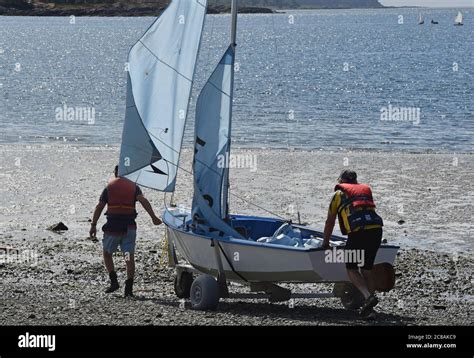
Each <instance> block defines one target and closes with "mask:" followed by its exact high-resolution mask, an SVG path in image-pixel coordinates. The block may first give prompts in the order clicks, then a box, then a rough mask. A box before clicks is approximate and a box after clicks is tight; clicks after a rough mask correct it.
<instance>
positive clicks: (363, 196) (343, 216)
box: [334, 183, 383, 235]
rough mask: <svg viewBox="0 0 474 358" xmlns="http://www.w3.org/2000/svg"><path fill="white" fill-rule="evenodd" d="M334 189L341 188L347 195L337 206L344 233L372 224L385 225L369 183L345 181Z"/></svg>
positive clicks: (340, 225) (340, 224)
mask: <svg viewBox="0 0 474 358" xmlns="http://www.w3.org/2000/svg"><path fill="white" fill-rule="evenodd" d="M334 190H335V191H338V190H341V191H342V192H343V193H344V194H345V197H346V198H343V199H342V200H341V204H340V206H339V207H338V208H337V215H338V219H339V227H340V229H341V232H342V234H344V235H347V234H349V233H351V232H354V231H356V230H360V229H362V230H364V229H365V228H366V227H367V226H370V225H379V226H383V220H382V218H381V217H380V216H378V215H377V213H376V212H375V210H374V208H375V203H374V199H373V198H372V190H370V187H369V186H368V185H365V184H349V183H343V184H338V185H336V187H335V188H334ZM345 209H349V210H345ZM346 224H347V226H346Z"/></svg>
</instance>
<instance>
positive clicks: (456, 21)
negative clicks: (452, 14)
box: [454, 11, 464, 26]
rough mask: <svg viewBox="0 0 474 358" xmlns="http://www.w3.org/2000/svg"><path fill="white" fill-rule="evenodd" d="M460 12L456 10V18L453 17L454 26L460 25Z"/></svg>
mask: <svg viewBox="0 0 474 358" xmlns="http://www.w3.org/2000/svg"><path fill="white" fill-rule="evenodd" d="M462 25H464V24H463V23H462V12H461V11H458V14H457V16H456V18H455V19H454V26H462Z"/></svg>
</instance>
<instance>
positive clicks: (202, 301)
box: [191, 275, 219, 311]
mask: <svg viewBox="0 0 474 358" xmlns="http://www.w3.org/2000/svg"><path fill="white" fill-rule="evenodd" d="M218 304H219V286H218V284H217V281H216V280H215V279H214V278H213V277H211V276H209V275H202V276H199V277H198V278H197V279H195V280H194V282H193V284H192V285H191V306H192V308H193V309H195V310H199V311H206V310H215V309H216V308H217V306H218Z"/></svg>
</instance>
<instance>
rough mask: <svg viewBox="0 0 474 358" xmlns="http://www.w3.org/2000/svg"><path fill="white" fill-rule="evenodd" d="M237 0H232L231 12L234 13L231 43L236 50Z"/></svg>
mask: <svg viewBox="0 0 474 358" xmlns="http://www.w3.org/2000/svg"><path fill="white" fill-rule="evenodd" d="M237 12H238V11H237V0H232V8H231V13H232V15H231V16H232V30H231V32H230V44H231V45H232V47H233V48H234V50H235V47H236V46H237V44H236V39H237Z"/></svg>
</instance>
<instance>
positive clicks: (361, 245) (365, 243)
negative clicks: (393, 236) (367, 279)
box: [345, 228, 382, 270]
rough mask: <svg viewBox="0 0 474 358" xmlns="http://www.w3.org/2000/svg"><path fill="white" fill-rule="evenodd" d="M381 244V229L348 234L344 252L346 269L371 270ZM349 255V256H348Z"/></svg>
mask: <svg viewBox="0 0 474 358" xmlns="http://www.w3.org/2000/svg"><path fill="white" fill-rule="evenodd" d="M381 243H382V228H378V229H370V230H362V231H356V232H354V233H350V234H349V237H348V239H347V243H346V247H345V250H346V251H348V250H351V251H348V252H347V253H346V255H345V257H346V258H347V257H349V258H350V260H346V268H347V269H349V270H357V269H359V268H362V269H364V270H371V269H372V267H373V266H374V261H375V256H377V251H378V250H379V247H380V244H381ZM349 253H351V255H349Z"/></svg>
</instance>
